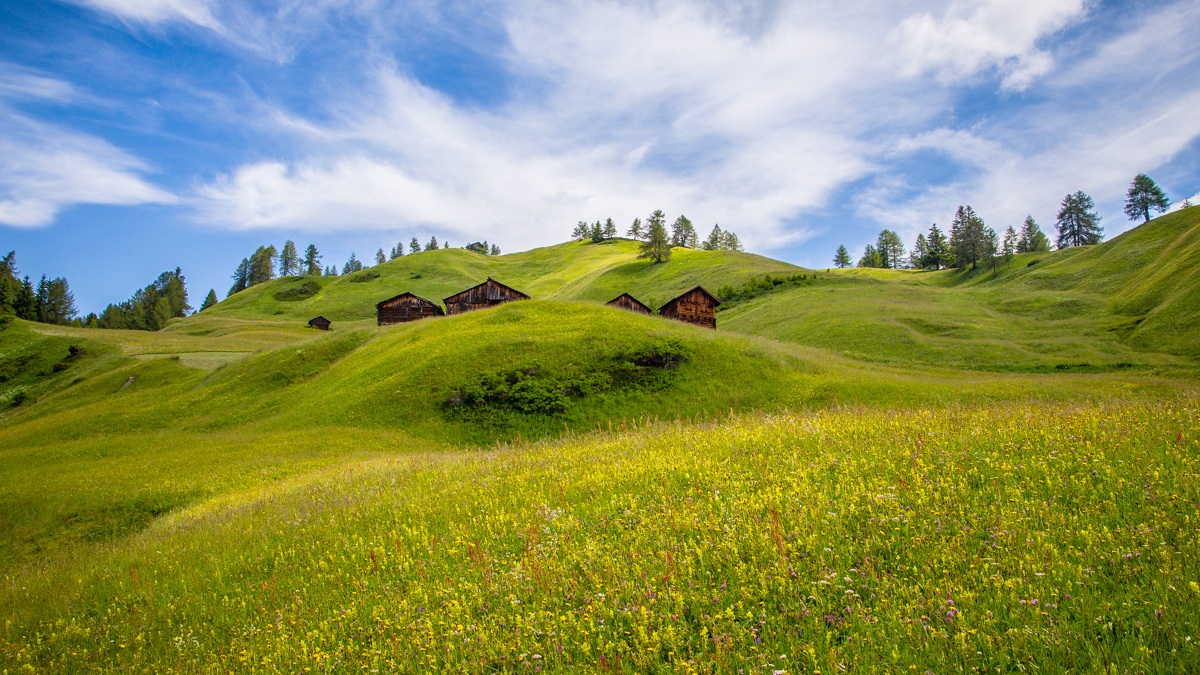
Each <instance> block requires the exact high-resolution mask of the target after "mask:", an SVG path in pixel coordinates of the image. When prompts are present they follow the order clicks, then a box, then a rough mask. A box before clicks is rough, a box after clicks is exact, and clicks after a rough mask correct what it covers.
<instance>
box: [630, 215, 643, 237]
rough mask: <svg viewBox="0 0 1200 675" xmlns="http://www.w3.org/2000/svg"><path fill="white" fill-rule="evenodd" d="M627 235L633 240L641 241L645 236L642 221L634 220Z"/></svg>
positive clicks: (639, 219)
mask: <svg viewBox="0 0 1200 675" xmlns="http://www.w3.org/2000/svg"><path fill="white" fill-rule="evenodd" d="M625 235H626V236H628V237H631V238H633V239H641V238H642V237H643V236H644V235H643V233H642V219H641V218H634V219H633V224H632V225H630V226H629V229H628V230H627V231H626V232H625Z"/></svg>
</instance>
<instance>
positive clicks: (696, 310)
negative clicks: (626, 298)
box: [658, 286, 721, 328]
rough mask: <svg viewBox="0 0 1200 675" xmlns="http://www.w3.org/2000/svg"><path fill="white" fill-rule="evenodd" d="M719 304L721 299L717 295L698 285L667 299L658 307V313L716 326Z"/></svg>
mask: <svg viewBox="0 0 1200 675" xmlns="http://www.w3.org/2000/svg"><path fill="white" fill-rule="evenodd" d="M719 304H721V301H720V300H718V299H717V298H716V296H714V295H713V294H712V293H709V292H708V291H706V290H704V287H703V286H696V287H695V288H692V289H691V290H688V291H684V292H683V293H680V294H679V295H677V296H675V298H673V299H671V300H669V301H667V304H665V305H663V306H662V307H659V308H658V313H659V314H661V315H662V316H665V317H667V318H668V319H675V320H677V321H686V322H687V323H694V324H696V325H697V326H706V327H708V328H716V327H717V305H719Z"/></svg>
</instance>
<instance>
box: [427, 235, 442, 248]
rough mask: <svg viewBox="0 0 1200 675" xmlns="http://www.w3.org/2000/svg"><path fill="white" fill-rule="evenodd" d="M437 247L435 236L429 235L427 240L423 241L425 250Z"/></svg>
mask: <svg viewBox="0 0 1200 675" xmlns="http://www.w3.org/2000/svg"><path fill="white" fill-rule="evenodd" d="M438 248H439V247H438V240H437V237H436V236H430V237H429V241H427V242H425V250H426V251H436V250H438Z"/></svg>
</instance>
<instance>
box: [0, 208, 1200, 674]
mask: <svg viewBox="0 0 1200 675" xmlns="http://www.w3.org/2000/svg"><path fill="white" fill-rule="evenodd" d="M1193 213H1194V215H1193ZM1198 225H1200V209H1194V210H1192V213H1189V212H1183V213H1178V214H1171V215H1169V216H1166V217H1163V218H1160V219H1157V220H1155V221H1152V222H1151V223H1150V224H1149V225H1146V226H1143V227H1141V228H1137V229H1135V230H1132V231H1130V232H1129V233H1126V234H1125V235H1122V236H1121V237H1118V238H1115V239H1114V240H1113V241H1111V242H1108V243H1105V244H1102V245H1099V246H1095V247H1089V248H1086V249H1075V250H1067V251H1059V252H1054V253H1047V254H1037V255H1025V256H1018V257H1017V258H1016V259H1014V260H1013V262H1012V264H1011V265H1010V266H1008V267H1005V268H1002V269H1000V270H998V271H997V272H996V273H995V274H993V273H992V272H990V271H986V270H977V271H975V272H968V273H961V272H955V271H942V272H932V273H927V272H904V271H890V270H844V271H832V272H827V271H824V270H821V271H818V272H817V273H815V274H814V273H813V272H812V271H809V270H801V269H800V268H796V267H794V266H791V265H787V264H785V263H780V262H777V261H772V260H769V259H766V258H762V257H760V256H753V255H748V254H737V253H716V252H704V251H686V250H679V249H677V250H676V252H675V255H674V256H673V258H672V260H671V261H670V262H669V263H666V264H663V265H652V264H650V263H648V262H646V261H638V260H636V257H635V255H636V251H635V246H634V245H633V244H632V243H631V242H624V241H617V242H614V243H610V244H599V245H597V244H591V243H569V244H562V245H559V246H552V247H547V248H543V249H537V250H534V251H530V252H527V253H521V254H513V255H507V256H500V257H490V256H482V255H479V254H475V253H471V252H468V251H464V250H442V251H431V252H427V253H421V254H416V255H412V256H405V257H404V258H401V259H398V260H395V261H391V262H388V263H386V264H383V265H379V266H376V267H373V268H370V269H368V270H365V271H364V272H362V273H358V274H356V275H350V276H347V277H337V278H324V277H322V278H320V279H316V280H310V279H298V278H288V279H279V280H274V281H271V282H268V283H265V284H261V285H258V286H255V287H252V288H250V289H248V290H246V291H244V292H242V293H239V294H237V295H235V296H233V297H231V298H229V299H227V300H226V301H224V302H222V303H220V304H219V305H217V306H216V307H214V308H212V309H210V310H206V311H205V312H203V313H201V314H198V315H195V316H192V317H188V318H186V319H183V320H178V321H175V322H173V323H172V325H171V326H170V327H169V328H168V329H166V330H163V331H160V332H157V333H143V332H137V331H105V330H84V329H75V328H69V327H59V326H47V325H42V324H32V323H28V322H24V321H20V320H15V319H0V579H2V580H3V584H2V585H0V614H3V616H4V617H5V623H4V624H3V625H2V626H0V669H12V670H14V671H15V670H16V669H18V668H21V667H24V666H29V667H31V668H33V669H34V670H35V672H36V671H37V670H42V669H44V670H48V671H62V670H66V671H72V670H85V669H101V670H107V669H118V668H124V669H135V670H136V669H149V670H155V669H159V670H161V669H177V670H183V671H210V670H220V669H234V670H248V669H255V670H263V671H275V670H288V671H296V670H303V669H305V668H310V669H324V670H345V669H350V668H354V669H358V668H359V667H365V668H366V669H368V670H369V669H371V668H377V669H380V670H381V671H385V670H386V671H413V672H415V671H421V670H427V669H430V668H442V669H466V670H489V669H490V670H499V671H514V670H525V669H530V670H533V669H535V668H536V667H537V666H541V667H543V668H544V669H546V670H551V671H573V670H595V669H597V668H599V669H608V670H617V671H625V672H634V671H636V672H645V671H648V670H662V671H666V670H687V671H695V672H718V671H720V672H725V671H728V670H731V669H735V668H746V669H749V670H751V671H752V672H757V671H763V670H765V671H768V672H769V671H773V670H786V671H787V672H792V671H793V669H795V670H797V671H800V672H807V671H814V670H816V669H821V670H822V671H823V672H833V671H834V670H835V669H859V670H862V669H868V668H876V667H878V666H879V665H880V664H888V665H887V666H886V667H887V668H888V669H893V670H907V669H909V667H910V666H917V667H918V669H919V670H924V669H931V670H933V671H935V672H940V671H943V670H947V669H965V668H969V667H978V668H984V669H993V668H997V667H999V668H1001V669H1002V670H1003V669H1014V668H1018V669H1019V668H1028V667H1036V666H1045V665H1046V664H1047V663H1048V661H1046V659H1047V658H1050V657H1049V656H1046V655H1049V654H1053V655H1055V656H1054V657H1053V658H1055V659H1059V660H1060V662H1061V663H1067V664H1070V667H1072V668H1075V669H1079V670H1093V669H1100V668H1106V667H1109V665H1111V664H1113V663H1118V662H1119V663H1122V664H1127V663H1133V664H1138V665H1137V667H1139V668H1141V669H1143V670H1155V669H1162V668H1164V667H1166V664H1167V663H1168V661H1166V660H1164V659H1173V661H1171V663H1172V664H1174V666H1178V665H1179V664H1181V663H1182V664H1200V656H1198V655H1197V652H1196V651H1195V650H1196V649H1197V648H1196V646H1195V645H1194V644H1193V643H1190V642H1187V641H1185V640H1183V637H1184V636H1187V635H1195V634H1196V633H1195V624H1194V619H1189V618H1188V617H1193V616H1195V615H1200V611H1197V610H1200V587H1196V590H1194V591H1193V590H1192V588H1193V587H1192V586H1190V585H1188V584H1189V583H1191V582H1195V581H1197V580H1198V579H1200V577H1198V576H1197V575H1198V574H1200V557H1197V556H1195V555H1194V553H1193V551H1194V550H1195V543H1196V542H1195V541H1194V538H1195V537H1194V532H1195V527H1194V525H1195V523H1194V522H1192V521H1193V520H1194V514H1193V513H1192V511H1193V510H1194V509H1192V506H1193V505H1194V502H1196V500H1197V499H1200V496H1198V495H1200V493H1198V492H1197V485H1198V482H1197V477H1198V476H1200V472H1198V471H1197V467H1196V457H1197V453H1196V450H1197V449H1200V446H1198V445H1197V444H1198V443H1200V429H1198V428H1197V426H1196V420H1197V419H1200V414H1197V413H1200V405H1198V399H1197V392H1196V388H1195V383H1196V377H1195V375H1196V365H1197V364H1196V360H1195V357H1196V355H1197V354H1196V352H1195V349H1196V342H1194V341H1191V339H1190V337H1192V336H1195V337H1200V336H1198V335H1197V332H1196V331H1197V330H1198V329H1197V326H1198V325H1200V316H1198V315H1197V314H1196V307H1197V306H1198V305H1197V303H1198V302H1200V299H1198V298H1196V297H1195V293H1196V291H1195V289H1196V287H1197V286H1196V284H1195V281H1197V280H1196V279H1195V275H1196V274H1197V273H1198V272H1197V270H1198V269H1200V268H1198V267H1197V266H1196V264H1195V262H1197V261H1196V259H1195V256H1196V255H1197V253H1196V247H1197V245H1198V244H1197V241H1198V240H1197V232H1198V231H1200V230H1198V229H1197V227H1198ZM768 274H770V275H772V276H776V277H779V276H786V277H789V282H788V283H786V284H783V285H781V286H779V287H777V288H776V289H775V290H772V291H770V292H767V293H764V294H761V295H758V296H757V297H752V298H749V299H745V300H740V301H737V302H734V303H730V305H731V306H730V307H729V308H728V309H726V310H724V311H722V312H720V313H719V314H718V326H719V330H717V331H711V330H706V329H701V328H697V327H694V326H689V325H685V324H681V323H677V322H673V321H669V320H665V319H662V318H660V317H651V316H643V315H636V314H632V313H629V312H624V311H621V310H617V309H613V308H608V307H604V306H602V303H603V302H604V301H606V300H608V299H610V298H612V297H614V296H616V295H617V294H619V293H621V292H625V291H628V292H631V293H633V294H634V295H636V296H637V297H639V298H641V299H642V300H644V301H646V302H648V303H649V304H652V305H655V306H657V305H658V304H660V303H661V302H663V301H665V300H666V299H668V298H670V297H672V296H673V295H675V294H676V293H678V292H680V291H682V290H685V289H686V288H689V287H690V286H693V285H695V284H697V283H700V284H703V285H705V286H706V287H707V288H709V289H710V290H714V291H715V290H716V289H717V288H719V287H721V286H724V285H731V286H738V285H741V284H745V283H746V282H747V281H750V280H751V279H752V278H758V279H761V278H762V277H763V276H764V275H768ZM797 274H802V275H803V278H802V279H801V278H798V277H792V275H797ZM487 276H492V277H494V278H496V279H498V280H500V281H503V282H505V283H508V284H510V285H512V286H514V287H516V288H518V289H521V290H523V291H525V292H527V293H529V294H531V295H533V296H534V297H535V298H536V299H535V300H532V301H527V302H521V303H513V304H509V305H504V306H501V307H498V308H494V309H490V310H485V311H480V312H473V313H469V314H465V315H458V316H453V317H444V318H438V319H433V320H426V321H421V322H416V323H412V324H405V325H398V326H387V327H377V326H375V325H374V323H375V322H374V304H375V302H378V301H379V300H381V299H384V298H387V297H391V296H392V295H395V294H397V293H400V292H403V291H412V292H414V293H417V294H418V295H423V296H425V297H428V298H431V299H435V300H440V299H441V298H442V297H445V296H447V295H450V294H451V293H453V292H455V291H458V290H461V289H463V288H465V287H467V286H470V285H473V284H475V283H478V282H479V281H481V280H482V279H483V278H486V277H487ZM314 281H315V283H316V284H317V286H318V287H317V288H315V289H312V293H311V294H308V291H307V290H306V289H305V288H304V285H305V284H306V283H311V282H314ZM316 314H323V315H325V316H327V317H329V318H331V319H333V320H334V321H335V324H334V330H333V331H332V332H330V333H323V332H320V331H314V330H310V329H306V328H304V327H303V326H304V322H305V321H306V320H307V319H308V318H310V317H311V316H314V315H316ZM1141 556H1145V560H1146V562H1145V563H1142V562H1141V561H1140V560H1138V559H1139V558H1140V557H1141ZM1151 560H1152V561H1153V564H1151V562H1150V561H1151ZM1130 561H1134V562H1130ZM851 582H853V583H851ZM1181 588H1187V589H1189V590H1187V591H1181V590H1180V589H1181ZM1068 596H1069V597H1068ZM947 599H953V600H954V602H955V603H956V604H954V605H947V604H946V600H947ZM1022 600H1024V601H1025V602H1024V603H1022V602H1021V601H1022ZM1033 600H1037V601H1038V602H1037V603H1036V604H1034V605H1030V604H1029V603H1030V602H1031V601H1033ZM1051 604H1052V605H1053V607H1050V605H1051ZM1035 607H1036V609H1035ZM947 617H949V620H946V618H947ZM1189 621H1190V623H1189ZM1095 626H1102V627H1104V628H1103V629H1102V630H1100V632H1097V630H1099V629H1096V628H1095ZM560 648H561V649H560ZM1189 650H1191V651H1189ZM534 655H537V656H538V657H539V658H537V659H534V658H533V657H534ZM601 655H603V660H601ZM780 655H786V660H785V657H783V656H780ZM1032 655H1040V656H1032ZM1168 655H1170V656H1168ZM524 664H529V665H524ZM1174 666H1173V667H1174ZM1185 669H1187V668H1185Z"/></svg>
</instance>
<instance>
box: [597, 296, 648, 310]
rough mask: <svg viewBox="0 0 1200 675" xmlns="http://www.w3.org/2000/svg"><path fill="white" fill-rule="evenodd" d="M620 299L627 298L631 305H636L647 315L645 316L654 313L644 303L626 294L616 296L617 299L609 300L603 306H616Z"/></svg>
mask: <svg viewBox="0 0 1200 675" xmlns="http://www.w3.org/2000/svg"><path fill="white" fill-rule="evenodd" d="M621 298H629V300H630V301H631V302H633V304H635V305H637V306H638V307H641V308H642V309H644V310H646V313H647V314H653V313H654V310H652V309H650V305H647V304H646V303H644V302H642V301H641V300H638V299H637V298H635V297H633V296H632V295H630V294H628V293H622V294H620V295H618V296H617V297H615V298H613V299H612V300H609V301H608V302H606V303H604V304H606V305H615V304H617V301H618V300H620V299H621Z"/></svg>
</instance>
